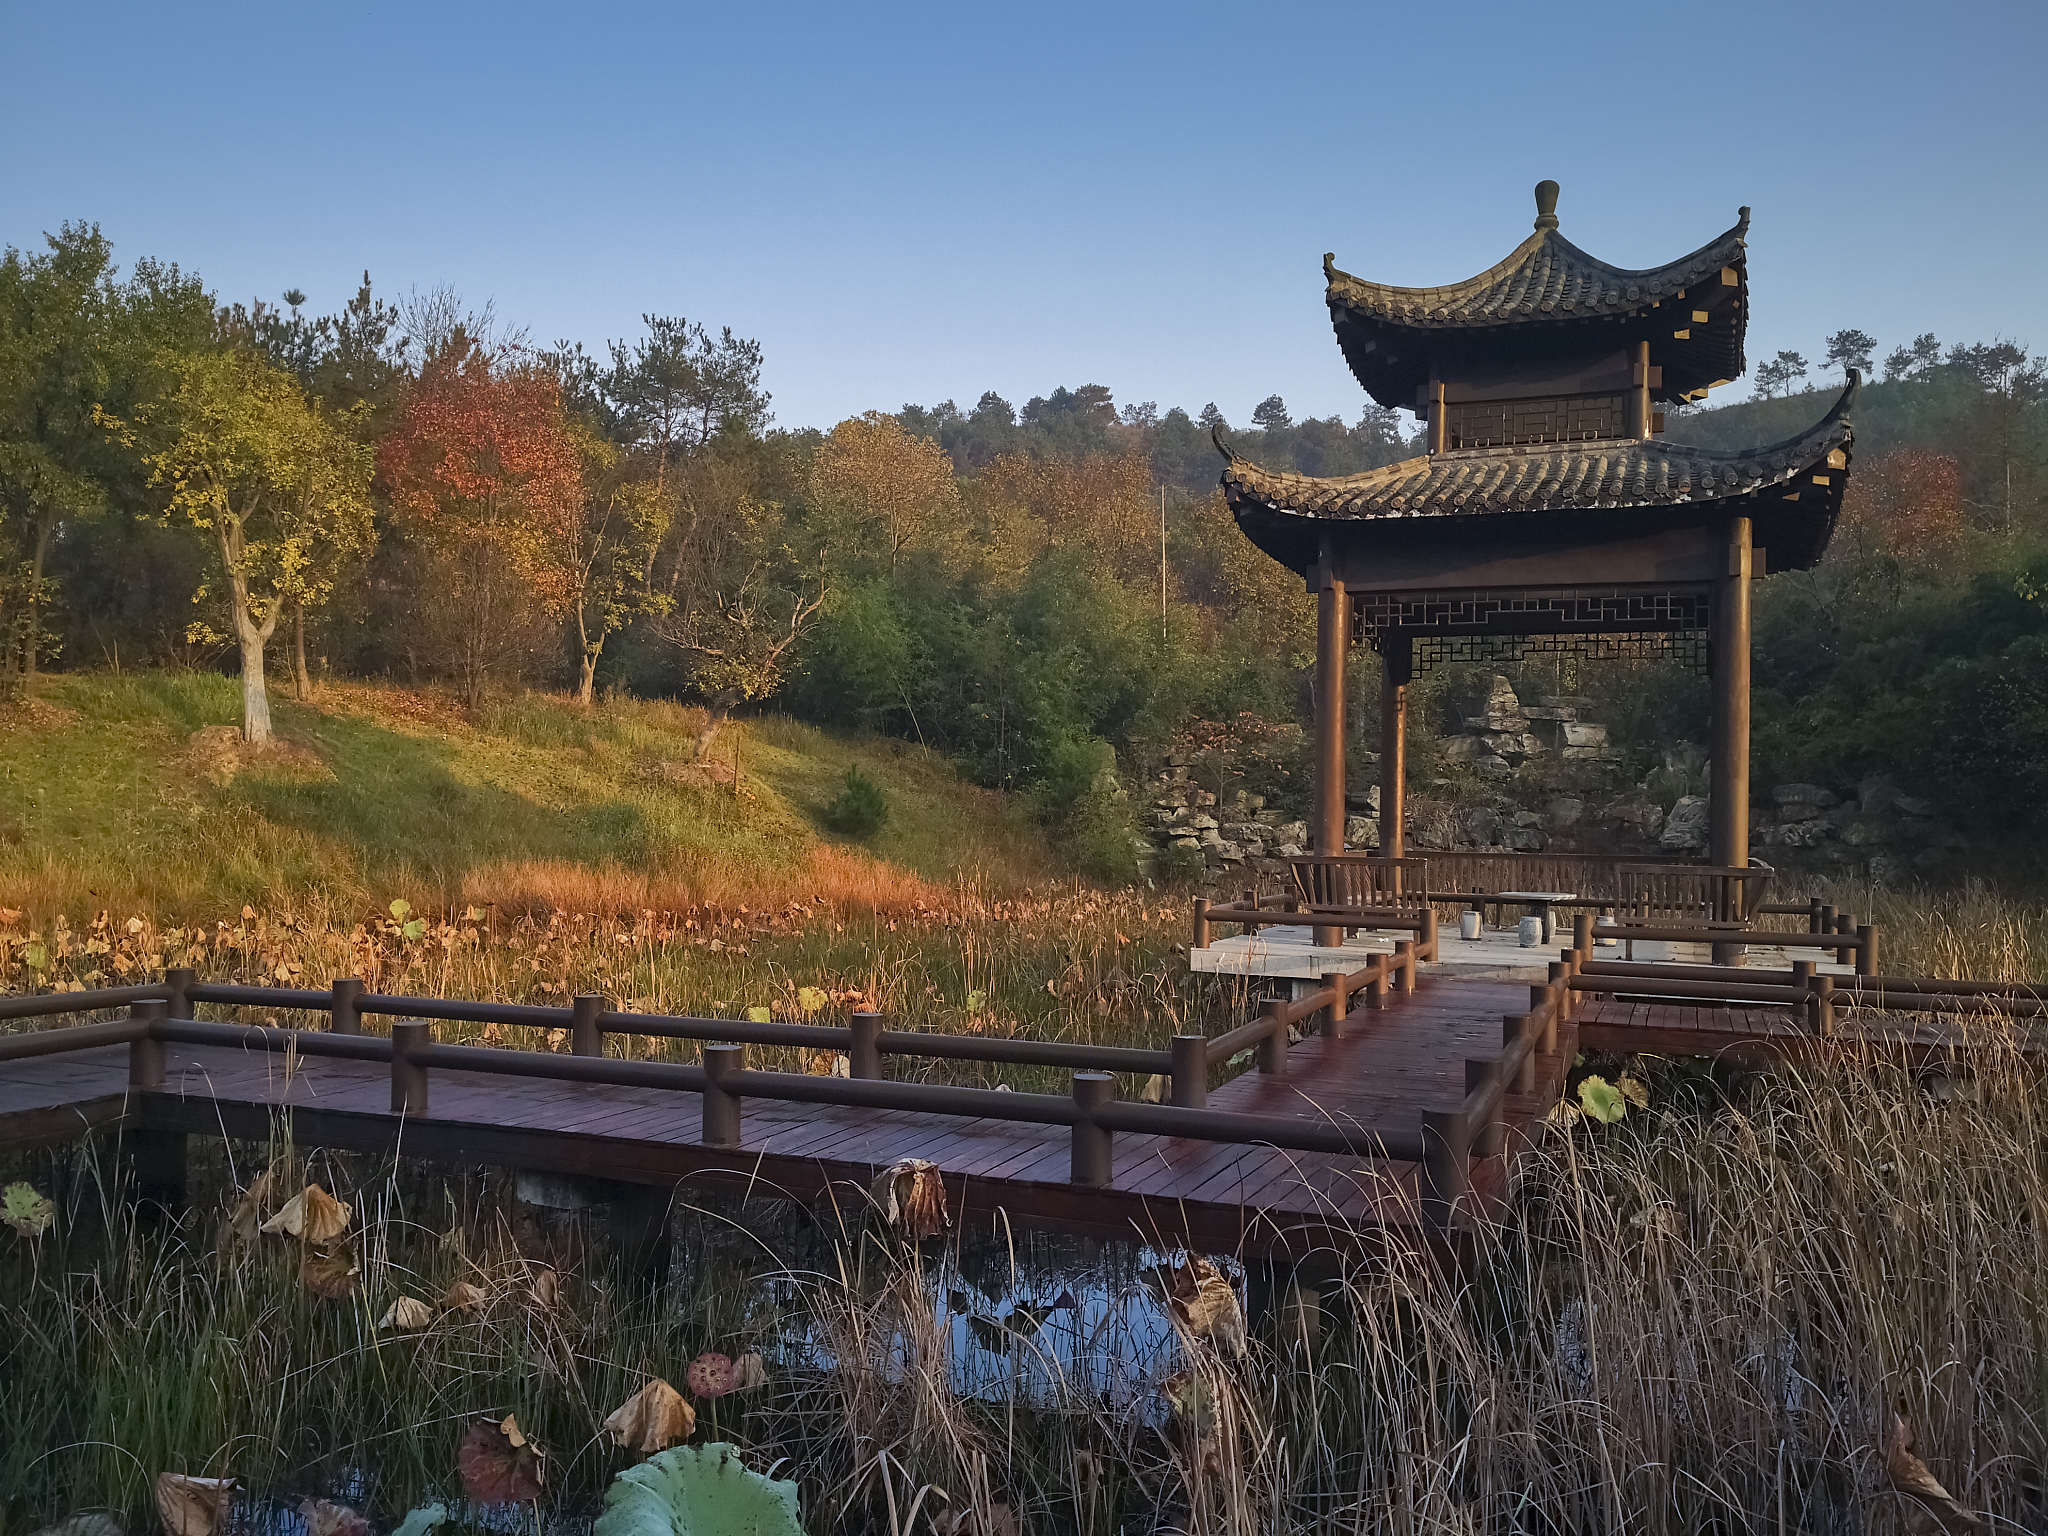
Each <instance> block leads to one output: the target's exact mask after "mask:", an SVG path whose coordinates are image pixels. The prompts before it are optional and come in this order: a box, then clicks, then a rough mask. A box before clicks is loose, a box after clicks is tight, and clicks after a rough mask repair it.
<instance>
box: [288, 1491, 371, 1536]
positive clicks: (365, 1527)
mask: <svg viewBox="0 0 2048 1536" xmlns="http://www.w3.org/2000/svg"><path fill="white" fill-rule="evenodd" d="M299 1516H300V1518H301V1519H303V1520H304V1521H305V1522H306V1536H376V1532H375V1531H373V1530H372V1529H371V1528H370V1522H369V1521H367V1520H365V1519H364V1518H363V1517H362V1516H361V1515H359V1514H357V1513H356V1512H355V1511H354V1510H352V1509H350V1508H349V1507H348V1506H347V1505H346V1504H336V1503H333V1502H331V1501H330V1500H327V1499H308V1500H306V1501H305V1503H303V1504H301V1505H300V1506H299Z"/></svg>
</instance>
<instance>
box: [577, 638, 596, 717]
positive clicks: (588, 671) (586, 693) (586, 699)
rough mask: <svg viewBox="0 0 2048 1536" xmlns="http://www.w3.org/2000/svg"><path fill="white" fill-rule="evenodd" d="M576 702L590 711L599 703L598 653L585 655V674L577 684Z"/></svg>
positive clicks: (592, 652)
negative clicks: (592, 706)
mask: <svg viewBox="0 0 2048 1536" xmlns="http://www.w3.org/2000/svg"><path fill="white" fill-rule="evenodd" d="M576 702H577V703H578V704H581V705H582V706H583V707H584V708H585V709H588V708H590V707H591V705H593V704H594V703H596V702H597V653H596V652H594V651H589V650H586V651H584V653H583V673H582V676H581V677H580V678H578V679H577V683H576Z"/></svg>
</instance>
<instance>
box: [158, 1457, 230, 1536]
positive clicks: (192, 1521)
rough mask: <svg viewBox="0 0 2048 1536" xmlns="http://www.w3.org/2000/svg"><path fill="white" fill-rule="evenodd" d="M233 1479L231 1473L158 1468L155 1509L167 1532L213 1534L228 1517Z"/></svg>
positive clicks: (191, 1535)
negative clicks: (195, 1474) (188, 1472)
mask: <svg viewBox="0 0 2048 1536" xmlns="http://www.w3.org/2000/svg"><path fill="white" fill-rule="evenodd" d="M234 1493H235V1480H234V1479H233V1478H231V1477H187V1476H185V1475H184V1474H183V1473H182V1472H159V1473H158V1474H157V1479H156V1512H157V1515H158V1516H159V1517H160V1518H161V1519H162V1520H163V1523H164V1530H165V1532H166V1533H167V1536H214V1532H216V1531H218V1530H219V1529H220V1528H221V1526H222V1524H223V1523H225V1521H226V1519H227V1513H228V1506H229V1505H230V1504H232V1503H233V1502H234Z"/></svg>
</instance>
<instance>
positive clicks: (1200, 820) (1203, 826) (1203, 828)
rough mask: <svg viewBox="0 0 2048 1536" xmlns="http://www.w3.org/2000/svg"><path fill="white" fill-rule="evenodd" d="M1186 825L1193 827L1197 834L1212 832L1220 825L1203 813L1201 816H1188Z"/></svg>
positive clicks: (1213, 818) (1212, 817)
mask: <svg viewBox="0 0 2048 1536" xmlns="http://www.w3.org/2000/svg"><path fill="white" fill-rule="evenodd" d="M1188 825H1189V826H1191V827H1193V828H1194V829H1195V830H1196V831H1197V832H1213V831H1215V830H1216V828H1217V827H1218V826H1219V825H1220V823H1219V822H1218V821H1217V820H1216V818H1215V817H1214V816H1211V815H1209V814H1207V813H1206V812H1204V813H1203V814H1201V815H1197V816H1190V817H1189V818H1188Z"/></svg>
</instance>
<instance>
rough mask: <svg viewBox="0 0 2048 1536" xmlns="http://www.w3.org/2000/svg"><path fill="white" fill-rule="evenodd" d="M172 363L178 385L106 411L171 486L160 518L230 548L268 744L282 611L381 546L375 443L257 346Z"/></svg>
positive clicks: (252, 738) (247, 697)
mask: <svg viewBox="0 0 2048 1536" xmlns="http://www.w3.org/2000/svg"><path fill="white" fill-rule="evenodd" d="M160 366H161V369H162V374H163V378H164V380H165V387H164V388H163V390H162V391H161V392H160V393H159V394H158V395H157V396H156V397H155V398H154V399H152V400H151V401H150V402H149V403H148V404H146V405H145V406H143V407H141V408H140V409H138V410H137V411H136V413H135V415H134V417H133V418H132V420H130V421H125V422H124V421H119V420H116V419H114V418H111V417H102V418H101V419H102V420H103V421H105V422H106V423H107V425H109V426H110V427H112V428H113V429H114V430H115V431H116V432H118V433H119V434H120V435H121V436H122V437H123V439H124V440H125V441H127V442H130V443H133V444H136V445H138V446H140V447H141V448H142V449H143V450H144V455H143V461H144V463H146V464H147V465H148V467H149V483H150V484H151V485H152V486H158V487H163V488H165V489H167V490H168V492H169V497H168V499H167V501H166V503H165V505H164V508H163V510H162V512H161V513H159V514H157V516H158V519H159V520H160V521H161V522H163V523H164V524H166V525H169V524H173V523H182V524H183V525H184V526H186V527H189V528H191V529H192V530H194V531H195V532H197V533H199V534H201V535H202V536H203V537H205V538H207V539H208V540H209V541H210V542H211V543H212V545H213V547H214V550H215V552H216V553H217V554H218V556H219V559H220V564H219V568H218V571H217V573H216V575H217V578H218V579H220V580H223V581H225V583H226V585H227V593H228V611H229V614H230V616H231V619H232V622H233V625H234V631H235V639H236V642H237V643H238V644H239V646H240V648H241V653H242V735H243V737H244V738H245V739H246V740H248V741H249V742H251V743H252V744H260V743H262V742H265V741H268V740H269V739H270V695H269V693H268V691H267V690H266V689H265V687H264V679H263V652H264V647H265V645H267V644H268V643H269V641H270V637H271V636H272V635H273V634H275V633H276V632H277V624H278V620H279V619H280V618H281V617H282V616H283V615H284V614H285V612H286V611H288V610H290V609H294V608H297V609H306V608H317V607H319V606H320V605H321V604H322V603H324V602H325V601H326V600H327V598H328V597H329V596H330V595H331V594H332V592H333V590H334V580H335V575H336V573H337V571H338V569H339V568H340V567H341V566H342V564H343V563H345V562H346V561H349V560H351V559H354V558H357V557H359V556H360V555H361V554H362V553H363V552H364V551H365V550H367V549H368V547H369V545H370V542H371V539H372V536H373V531H374V525H373V521H372V515H371V506H370V494H369V493H370V476H371V471H372V468H373V462H372V458H371V453H370V450H369V449H368V448H367V447H366V446H365V445H364V444H362V443H360V442H358V441H356V439H355V438H354V437H353V436H352V435H351V434H350V433H349V432H347V431H346V430H345V429H344V428H343V426H342V424H341V423H340V422H338V421H336V420H335V419H334V418H333V417H331V416H330V415H328V413H327V412H326V411H324V410H323V409H322V408H321V407H320V405H319V404H318V402H316V401H314V400H311V399H309V398H307V395H306V392H305V391H304V390H303V389H302V388H300V386H299V382H298V380H297V379H296V378H294V377H293V376H292V375H291V374H289V373H287V372H285V371H284V370H283V369H280V368H274V367H272V366H271V365H270V364H268V363H266V362H264V361H263V360H262V359H261V358H258V357H256V356H254V355H252V354H250V353H248V352H243V351H229V352H182V353H174V354H171V355H169V356H167V357H164V358H162V359H160ZM204 595H205V592H204V589H202V591H201V593H200V596H202V597H203V596H204Z"/></svg>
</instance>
